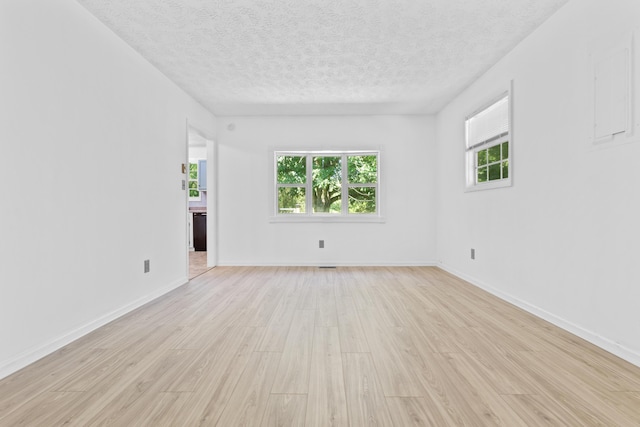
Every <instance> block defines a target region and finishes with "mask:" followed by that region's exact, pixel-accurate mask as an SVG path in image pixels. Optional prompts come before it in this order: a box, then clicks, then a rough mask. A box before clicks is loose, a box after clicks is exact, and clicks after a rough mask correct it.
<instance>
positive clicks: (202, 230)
mask: <svg viewBox="0 0 640 427" xmlns="http://www.w3.org/2000/svg"><path fill="white" fill-rule="evenodd" d="M193 248H194V249H195V250H196V251H206V250H207V214H206V213H205V212H196V213H194V214H193Z"/></svg>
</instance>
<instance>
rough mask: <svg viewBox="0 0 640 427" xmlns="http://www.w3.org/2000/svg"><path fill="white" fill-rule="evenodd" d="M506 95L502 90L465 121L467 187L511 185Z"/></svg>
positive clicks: (509, 133)
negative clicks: (501, 93)
mask: <svg viewBox="0 0 640 427" xmlns="http://www.w3.org/2000/svg"><path fill="white" fill-rule="evenodd" d="M509 98H510V96H509V93H508V92H507V93H504V94H503V95H502V96H500V98H498V99H497V100H496V101H494V102H491V103H490V104H489V105H487V106H485V107H483V108H482V109H480V110H478V111H477V112H475V113H473V114H472V115H470V116H469V117H467V119H466V121H465V131H466V162H467V168H466V169H467V190H481V189H488V188H497V187H506V186H509V185H511V175H512V174H513V171H512V170H511V169H512V162H511V161H510V157H509V156H510V152H511V151H513V150H511V145H512V144H511V143H512V138H511V133H512V132H511V117H510V111H511V109H510V105H509Z"/></svg>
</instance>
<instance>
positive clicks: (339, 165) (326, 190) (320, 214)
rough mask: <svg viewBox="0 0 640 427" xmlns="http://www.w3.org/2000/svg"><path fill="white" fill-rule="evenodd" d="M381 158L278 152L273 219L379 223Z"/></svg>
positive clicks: (353, 153) (372, 153)
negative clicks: (358, 219) (336, 219)
mask: <svg viewBox="0 0 640 427" xmlns="http://www.w3.org/2000/svg"><path fill="white" fill-rule="evenodd" d="M378 160H379V152H377V151H295V152H290V151H276V152H274V172H275V177H274V178H275V179H274V183H275V195H274V199H275V200H274V204H275V209H274V210H275V217H274V218H280V219H288V220H290V219H296V218H297V219H302V220H304V219H305V218H307V219H312V218H316V219H318V218H320V219H324V220H327V219H328V218H343V219H344V218H348V219H355V218H361V219H364V220H367V219H375V218H379V217H380V207H379V204H380V202H379V167H378Z"/></svg>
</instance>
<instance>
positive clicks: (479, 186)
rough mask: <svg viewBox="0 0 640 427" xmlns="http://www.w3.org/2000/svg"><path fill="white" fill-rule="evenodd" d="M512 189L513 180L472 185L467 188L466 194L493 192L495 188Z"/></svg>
mask: <svg viewBox="0 0 640 427" xmlns="http://www.w3.org/2000/svg"><path fill="white" fill-rule="evenodd" d="M504 187H511V178H509V179H501V180H500V181H494V182H485V183H482V184H476V185H470V186H468V187H465V189H464V192H465V193H470V192H472V191H481V190H492V189H494V188H504Z"/></svg>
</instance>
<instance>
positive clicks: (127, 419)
mask: <svg viewBox="0 0 640 427" xmlns="http://www.w3.org/2000/svg"><path fill="white" fill-rule="evenodd" d="M0 425H1V426H17V425H28V426H59V425H74V426H93V425H114V426H199V425H209V426H215V425H217V426H223V427H228V426H319V427H327V426H347V425H351V426H401V427H405V426H430V425H431V426H449V425H452V426H457V425H469V426H476V425H477V426H483V425H502V426H509V427H511V426H538V425H556V426H590V425H594V426H595V425H602V426H638V425H640V368H638V367H635V366H633V365H631V364H629V363H626V362H624V361H622V360H620V359H619V358H616V357H614V356H612V355H611V354H609V353H606V352H604V351H602V350H601V349H599V348H597V347H595V346H593V345H591V344H589V343H587V342H585V341H583V340H581V339H579V338H576V337H575V336H573V335H571V334H569V333H567V332H564V331H562V330H560V329H558V328H556V327H554V326H552V325H550V324H548V323H546V322H544V321H542V320H540V319H538V318H536V317H534V316H532V315H529V314H527V313H525V312H523V311H521V310H519V309H517V308H515V307H513V306H511V305H509V304H507V303H505V302H503V301H501V300H499V299H496V298H495V297H493V296H491V295H488V294H487V293H485V292H483V291H481V290H479V289H477V288H475V287H473V286H471V285H469V284H468V283H465V282H464V281H462V280H460V279H458V278H456V277H454V276H451V275H449V274H447V273H445V272H443V271H442V270H439V269H437V268H429V267H410V268H409V267H405V268H399V267H398V268H382V267H380V268H338V269H318V268H275V267H274V268H258V267H255V268H249V267H246V268H245V267H234V268H231V267H217V268H215V269H213V270H210V271H208V272H207V273H205V274H202V275H200V276H198V277H197V278H196V279H195V280H193V281H192V282H191V283H190V284H188V285H185V286H183V287H181V288H179V289H177V290H175V291H174V292H172V293H171V294H169V295H166V296H164V297H162V298H160V299H158V300H156V301H154V302H152V303H150V304H148V305H146V306H145V307H143V308H141V309H138V310H136V311H134V312H132V313H130V314H128V315H126V316H124V317H123V318H121V319H119V320H117V321H115V322H112V323H110V324H109V325H106V326H105V327H103V328H100V329H99V330H97V331H95V332H94V333H91V334H89V335H87V336H85V337H83V338H81V339H80V340H78V341H76V342H74V343H72V344H71V345H69V346H67V347H65V348H63V349H61V350H59V351H57V352H56V353H54V354H52V355H50V356H48V357H46V358H44V359H42V360H40V361H39V362H37V363H34V364H33V365H31V366H29V367H27V368H25V369H23V370H21V371H19V372H17V373H15V374H14V375H12V376H10V377H8V378H5V379H4V380H2V381H0Z"/></svg>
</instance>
